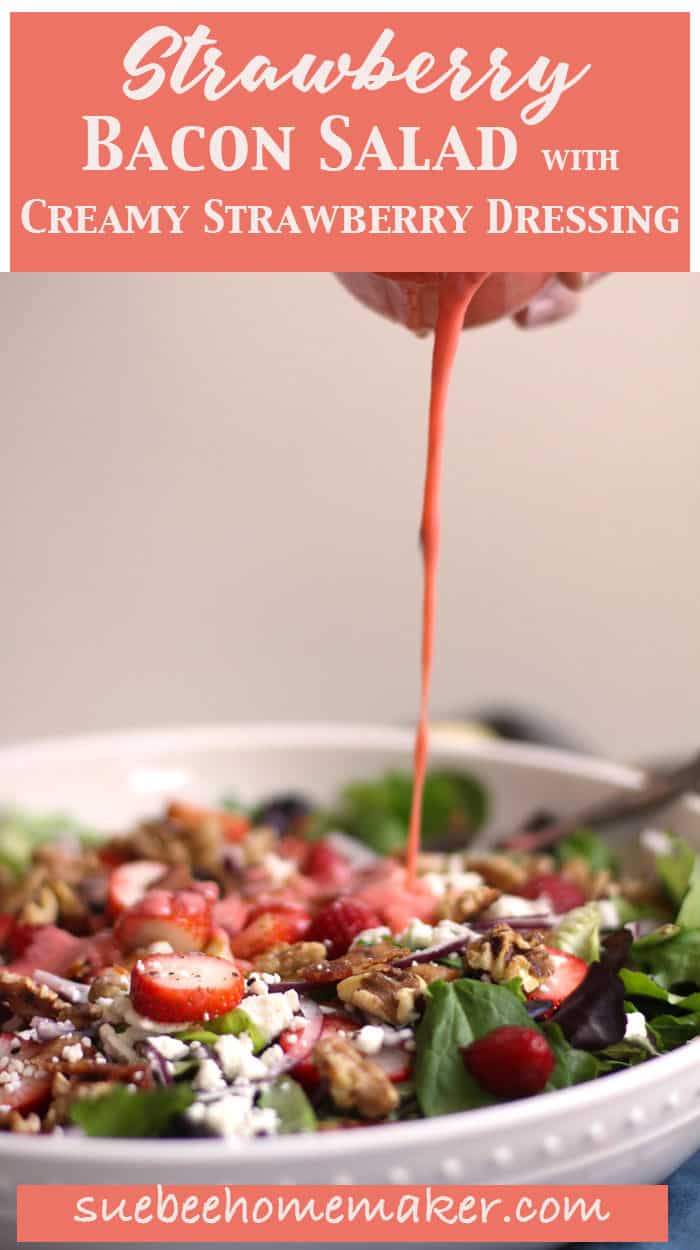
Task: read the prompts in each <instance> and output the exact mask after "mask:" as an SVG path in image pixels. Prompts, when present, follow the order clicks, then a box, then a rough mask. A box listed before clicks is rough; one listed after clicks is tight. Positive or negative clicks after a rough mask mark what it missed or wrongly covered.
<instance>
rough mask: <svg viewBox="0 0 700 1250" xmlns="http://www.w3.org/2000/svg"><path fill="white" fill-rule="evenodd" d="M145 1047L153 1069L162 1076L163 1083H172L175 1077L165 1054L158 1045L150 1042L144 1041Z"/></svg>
mask: <svg viewBox="0 0 700 1250" xmlns="http://www.w3.org/2000/svg"><path fill="white" fill-rule="evenodd" d="M143 1049H144V1054H145V1056H146V1058H147V1060H148V1062H149V1063H150V1065H151V1068H152V1070H153V1071H154V1072H155V1074H156V1076H158V1077H159V1078H160V1081H161V1083H162V1084H163V1085H172V1083H173V1078H172V1074H171V1072H170V1069H169V1067H168V1060H167V1059H166V1058H165V1056H164V1055H161V1053H160V1051H159V1050H158V1049H157V1047H155V1046H152V1045H151V1043H150V1042H144V1046H143Z"/></svg>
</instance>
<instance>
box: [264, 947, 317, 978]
mask: <svg viewBox="0 0 700 1250" xmlns="http://www.w3.org/2000/svg"><path fill="white" fill-rule="evenodd" d="M325 961H326V948H325V946H324V945H323V942H281V943H280V944H279V946H273V947H271V949H270V950H269V951H264V952H263V954H261V955H256V956H254V958H253V961H252V963H253V968H254V969H255V971H256V972H277V973H279V975H280V976H281V978H282V980H283V981H293V980H294V979H295V978H296V977H297V976H298V975H299V973H300V972H303V970H304V969H305V968H307V967H308V966H309V964H311V965H316V964H319V963H325Z"/></svg>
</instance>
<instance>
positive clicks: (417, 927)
mask: <svg viewBox="0 0 700 1250" xmlns="http://www.w3.org/2000/svg"><path fill="white" fill-rule="evenodd" d="M432 940H433V927H432V925H429V924H425V922H424V921H423V920H418V919H417V918H415V917H414V919H413V920H411V921H409V924H408V927H407V928H406V929H404V931H403V933H402V934H401V936H400V938H399V941H400V942H401V944H402V945H405V946H409V947H411V948H413V949H420V948H424V947H426V946H431V945H432Z"/></svg>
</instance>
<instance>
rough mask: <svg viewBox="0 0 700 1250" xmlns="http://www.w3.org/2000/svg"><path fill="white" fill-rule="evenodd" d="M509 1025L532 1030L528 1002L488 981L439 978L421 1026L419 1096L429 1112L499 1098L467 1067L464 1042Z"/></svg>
mask: <svg viewBox="0 0 700 1250" xmlns="http://www.w3.org/2000/svg"><path fill="white" fill-rule="evenodd" d="M504 1024H516V1025H521V1026H523V1027H524V1028H530V1027H531V1024H530V1019H529V1017H528V1014H527V1012H526V1010H525V1007H524V1006H523V1004H522V1003H520V1002H518V999H517V998H516V996H515V994H513V993H511V991H510V990H509V989H507V988H505V986H500V985H492V984H490V983H489V982H487V981H469V980H460V981H435V982H433V984H432V985H431V986H430V989H429V991H428V1001H427V1006H426V1009H425V1013H424V1015H423V1019H422V1020H421V1022H420V1024H419V1026H418V1029H417V1030H416V1069H415V1081H416V1095H417V1098H418V1102H419V1104H420V1108H421V1111H422V1112H423V1114H424V1115H445V1114H448V1113H449V1112H450V1111H465V1110H467V1109H468V1108H470V1107H486V1106H489V1105H490V1104H491V1103H495V1102H498V1101H499V1100H498V1098H496V1097H495V1096H494V1095H493V1094H490V1093H489V1092H488V1090H485V1089H483V1088H482V1086H481V1085H480V1084H479V1082H478V1081H477V1080H476V1078H475V1077H473V1076H472V1075H471V1073H470V1072H468V1071H467V1069H466V1068H465V1066H464V1061H463V1059H462V1056H461V1054H460V1049H459V1048H460V1046H469V1045H470V1044H471V1042H473V1041H475V1040H476V1039H477V1038H478V1037H483V1036H484V1034H485V1033H490V1032H491V1031H492V1030H493V1029H497V1028H499V1027H500V1026H501V1025H504Z"/></svg>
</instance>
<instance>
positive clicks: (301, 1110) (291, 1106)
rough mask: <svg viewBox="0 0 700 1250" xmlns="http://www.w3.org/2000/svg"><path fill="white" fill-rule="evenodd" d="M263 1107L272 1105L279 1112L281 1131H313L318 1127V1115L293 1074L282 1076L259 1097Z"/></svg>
mask: <svg viewBox="0 0 700 1250" xmlns="http://www.w3.org/2000/svg"><path fill="white" fill-rule="evenodd" d="M258 1102H259V1105H260V1106H261V1107H272V1109H273V1111H276V1112H277V1118H278V1121H279V1132H280V1133H312V1132H313V1131H314V1130H315V1128H316V1116H315V1115H314V1109H313V1107H312V1106H311V1103H310V1102H309V1100H308V1098H307V1097H306V1094H305V1093H304V1091H303V1089H302V1088H301V1085H299V1084H298V1083H297V1082H296V1081H293V1080H292V1078H291V1076H280V1077H278V1078H277V1080H276V1081H273V1083H272V1085H269V1086H268V1087H267V1089H266V1090H263V1092H262V1094H261V1095H260V1098H259V1099H258Z"/></svg>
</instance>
